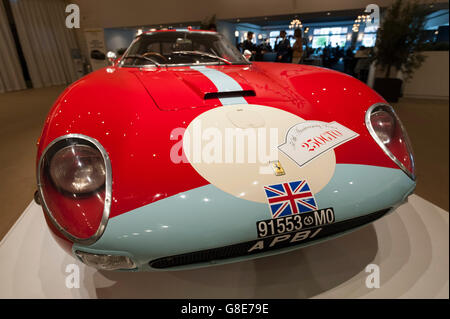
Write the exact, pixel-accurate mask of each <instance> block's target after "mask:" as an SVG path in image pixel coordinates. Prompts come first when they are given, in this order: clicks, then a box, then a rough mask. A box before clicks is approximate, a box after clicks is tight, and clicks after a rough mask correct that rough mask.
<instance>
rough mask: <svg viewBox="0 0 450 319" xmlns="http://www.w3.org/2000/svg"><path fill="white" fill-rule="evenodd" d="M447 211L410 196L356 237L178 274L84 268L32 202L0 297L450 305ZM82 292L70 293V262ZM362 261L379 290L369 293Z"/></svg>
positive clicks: (11, 245)
mask: <svg viewBox="0 0 450 319" xmlns="http://www.w3.org/2000/svg"><path fill="white" fill-rule="evenodd" d="M448 217H449V214H448V212H446V211H444V210H442V209H440V208H439V207H437V206H435V205H433V204H431V203H430V202H428V201H426V200H424V199H422V198H420V197H418V196H416V195H412V196H410V198H409V201H408V203H405V204H403V205H402V206H400V207H399V208H398V209H397V210H396V211H395V212H393V213H392V214H390V215H388V216H386V217H384V218H382V219H380V220H378V221H376V222H375V223H373V224H372V225H369V226H366V227H364V228H362V229H360V230H358V231H355V232H353V233H350V234H348V235H345V236H343V237H340V238H337V239H335V240H332V241H327V242H324V243H321V244H317V245H314V246H310V247H306V248H303V249H299V250H296V251H294V252H289V253H285V254H281V255H277V256H271V257H266V258H261V259H257V260H253V261H246V262H240V263H235V264H229V265H222V266H216V267H209V268H202V269H196V270H188V271H176V272H148V273H125V272H122V273H120V272H104V271H98V270H95V269H93V268H89V267H85V266H84V265H83V264H82V263H80V262H79V261H77V260H75V259H74V258H72V257H71V256H69V255H67V254H66V253H65V252H64V251H63V250H62V249H61V248H60V247H59V246H58V245H57V244H56V242H54V240H53V238H52V237H51V235H50V233H49V230H48V228H47V225H46V224H45V220H44V217H43V214H42V211H41V208H40V207H39V206H38V205H36V204H35V203H34V202H32V203H30V205H29V206H28V207H27V209H26V210H25V211H24V212H23V214H22V216H21V217H20V218H19V220H18V221H17V222H16V224H15V225H14V226H13V227H12V228H11V230H10V231H9V233H8V234H7V235H6V236H5V238H4V239H3V240H2V241H1V243H0V282H1V284H0V298H448V297H449V225H448ZM69 264H77V265H79V267H80V288H71V289H69V288H67V287H66V277H67V276H68V275H69V274H68V273H66V272H65V270H66V267H67V265H69ZM368 264H376V265H378V266H379V270H380V288H367V286H366V278H367V276H368V275H369V273H367V272H366V271H365V269H366V266H367V265H368Z"/></svg>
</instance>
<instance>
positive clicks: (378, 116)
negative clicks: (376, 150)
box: [370, 110, 395, 144]
mask: <svg viewBox="0 0 450 319" xmlns="http://www.w3.org/2000/svg"><path fill="white" fill-rule="evenodd" d="M370 123H371V124H372V127H373V130H374V131H375V133H376V134H377V136H378V138H379V139H380V140H381V142H383V144H388V143H389V142H390V141H391V140H392V138H393V137H394V133H395V120H394V118H393V117H392V115H391V114H389V113H388V112H386V111H381V110H380V111H376V112H373V113H372V114H371V116H370Z"/></svg>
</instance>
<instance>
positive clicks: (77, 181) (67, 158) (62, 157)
mask: <svg viewBox="0 0 450 319" xmlns="http://www.w3.org/2000/svg"><path fill="white" fill-rule="evenodd" d="M49 172H50V176H51V178H52V181H53V183H54V184H55V186H56V187H57V188H59V189H62V190H63V191H65V192H67V193H70V194H77V195H78V194H87V193H92V192H94V191H96V190H97V189H99V188H100V187H102V186H103V184H105V179H106V169H105V163H104V160H103V157H102V154H101V153H100V151H99V150H98V149H95V148H93V147H91V146H89V145H83V144H72V145H69V146H65V147H63V148H62V149H60V150H59V151H57V152H56V153H55V155H53V157H52V159H51V161H50V166H49Z"/></svg>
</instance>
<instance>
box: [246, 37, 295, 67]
mask: <svg viewBox="0 0 450 319" xmlns="http://www.w3.org/2000/svg"><path fill="white" fill-rule="evenodd" d="M253 36H254V33H253V32H251V31H249V32H247V39H245V41H244V42H242V43H240V44H239V49H241V50H242V52H244V51H245V50H248V51H250V52H251V53H252V57H251V60H253V61H263V56H264V54H265V53H267V52H273V51H275V53H276V55H275V56H276V57H275V62H284V63H300V60H301V58H302V56H303V38H302V32H301V30H299V29H297V30H295V31H294V37H295V43H294V45H293V46H292V47H291V42H290V40H289V39H288V37H287V34H286V31H284V30H282V31H280V34H279V36H277V38H276V39H275V48H274V50H272V47H271V46H270V44H269V42H268V41H263V42H262V43H261V44H260V45H256V44H254V43H253V42H252V40H253Z"/></svg>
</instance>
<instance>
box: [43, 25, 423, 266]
mask: <svg viewBox="0 0 450 319" xmlns="http://www.w3.org/2000/svg"><path fill="white" fill-rule="evenodd" d="M36 167H37V185H38V192H37V197H36V198H37V201H39V202H40V203H41V204H42V208H43V211H44V214H45V217H46V220H47V223H48V225H49V227H50V229H51V231H52V233H53V234H54V235H55V236H54V237H55V238H56V239H57V241H58V242H59V243H60V244H61V245H62V246H63V247H64V248H66V249H67V250H68V252H69V253H70V254H72V255H73V256H74V257H75V258H79V259H80V260H81V261H82V262H84V263H85V264H87V265H89V266H93V267H97V268H99V269H106V270H128V271H146V270H147V271H149V270H176V269H184V268H188V267H201V266H208V265H216V264H223V263H228V262H234V261H240V260H245V259H250V258H258V257H263V256H267V255H271V254H277V253H280V252H286V251H289V250H292V249H297V248H300V247H304V246H306V245H310V244H314V243H318V242H320V241H323V240H328V239H332V238H334V237H336V236H340V235H343V234H345V233H347V232H349V231H352V230H355V229H357V228H359V227H362V226H364V225H366V224H368V223H370V222H372V221H374V220H376V219H378V218H380V217H382V216H384V215H385V214H387V213H389V212H391V211H392V210H393V209H394V208H395V207H396V206H397V205H399V204H400V203H402V202H403V201H405V200H406V198H407V197H408V195H409V194H411V193H412V192H413V190H414V188H415V175H414V162H413V156H412V151H411V147H410V145H409V141H408V137H407V134H406V132H405V130H404V128H403V126H402V124H401V122H400V120H399V118H398V117H397V115H396V114H395V112H394V110H393V108H392V107H391V106H389V105H388V104H387V103H386V101H385V100H383V98H382V97H380V96H379V95H378V94H377V93H376V92H374V91H373V90H372V89H370V88H369V87H367V86H366V85H365V84H364V83H362V82H360V81H358V80H357V79H355V78H353V77H351V76H348V75H345V74H343V73H339V72H336V71H332V70H328V69H325V68H319V67H312V66H306V65H298V64H287V63H269V62H249V61H248V60H247V59H245V58H244V57H243V56H242V54H241V53H240V52H239V51H238V50H237V49H236V48H235V47H234V46H233V45H232V44H231V43H229V42H228V41H227V40H226V39H225V38H224V37H223V36H222V35H220V34H219V33H216V32H209V31H200V30H191V29H187V30H165V31H155V32H149V33H144V34H141V35H140V36H138V37H137V38H136V39H135V40H134V41H133V43H132V44H131V45H130V47H129V48H128V49H127V51H126V52H125V53H124V55H123V56H122V57H121V58H119V59H117V60H116V61H115V62H114V64H113V65H112V66H110V67H107V68H104V69H101V70H98V71H96V72H93V73H91V74H89V75H87V76H85V77H83V78H82V79H80V80H79V81H77V82H75V83H73V84H72V85H70V86H69V87H68V88H67V89H66V90H65V91H64V92H63V93H62V94H61V96H60V97H59V98H58V100H57V101H56V102H55V104H54V106H53V108H52V109H51V111H50V113H49V115H48V118H47V120H46V122H45V125H44V128H43V131H42V135H41V138H40V142H39V145H38V152H37V162H36Z"/></svg>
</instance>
